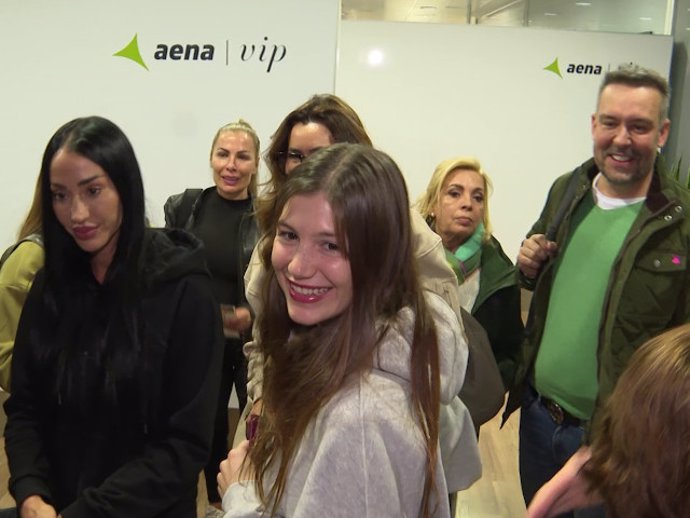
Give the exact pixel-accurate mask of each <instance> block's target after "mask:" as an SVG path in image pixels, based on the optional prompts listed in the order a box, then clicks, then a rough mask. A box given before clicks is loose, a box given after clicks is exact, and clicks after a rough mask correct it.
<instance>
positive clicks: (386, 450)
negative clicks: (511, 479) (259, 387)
mask: <svg viewBox="0 0 690 518" xmlns="http://www.w3.org/2000/svg"><path fill="white" fill-rule="evenodd" d="M384 197H385V198H386V200H387V202H386V203H381V199H383V198H384ZM263 216H264V217H263V218H260V220H261V221H264V222H266V226H265V227H262V234H263V235H264V236H266V238H265V240H264V241H262V244H261V245H259V246H260V248H259V250H260V256H261V261H262V264H263V266H264V268H265V272H266V273H265V275H264V276H263V281H262V284H263V286H262V293H263V294H264V300H263V302H264V305H263V307H264V310H263V311H262V312H261V313H260V314H259V317H258V329H259V335H260V336H261V343H260V347H261V351H262V352H263V354H264V357H265V360H266V361H265V367H264V380H263V414H262V417H261V420H260V422H259V427H258V435H257V436H256V437H255V438H254V439H253V442H252V445H251V447H250V446H249V443H248V442H246V441H245V442H244V443H243V444H242V445H240V447H239V448H237V449H235V450H233V451H232V452H231V453H230V456H229V459H228V460H226V461H224V462H223V463H222V464H221V473H220V474H219V476H218V483H219V489H220V492H221V493H223V494H224V496H223V509H224V510H225V511H226V515H225V516H226V518H231V517H235V516H260V515H262V513H267V514H270V515H271V516H290V517H306V516H323V515H328V516H422V517H448V516H450V511H449V502H448V499H447V497H446V496H445V495H446V494H447V485H446V479H450V480H452V481H453V482H454V483H455V484H457V485H459V486H460V487H467V486H468V485H469V484H470V483H471V482H473V481H474V480H475V479H476V478H477V477H478V476H479V473H480V466H479V459H478V452H477V447H476V440H475V436H474V430H473V427H472V423H471V420H470V416H469V413H468V412H467V409H466V408H465V407H464V405H463V404H462V402H461V401H460V400H459V398H457V396H456V394H457V393H458V391H459V390H460V387H461V386H462V382H463V378H464V372H465V368H466V362H467V347H466V344H465V341H464V337H463V334H462V329H461V327H460V323H459V322H458V320H457V318H456V316H455V314H454V313H453V311H452V310H451V309H450V308H449V307H448V305H447V304H446V303H445V302H444V301H443V300H442V299H441V298H440V297H439V296H438V295H436V294H434V293H431V292H428V291H425V290H424V289H423V287H422V285H421V282H420V279H419V274H418V269H417V263H416V261H415V260H414V235H413V233H412V229H411V223H410V211H409V206H408V196H407V189H406V186H405V182H404V179H403V177H402V174H401V173H400V171H399V169H398V167H397V166H396V165H395V163H394V162H393V161H392V160H391V158H390V157H388V156H387V155H385V154H384V153H382V152H380V151H376V150H374V149H373V148H371V147H370V146H365V145H356V144H337V145H333V146H331V147H328V148H327V149H323V150H321V151H318V152H317V153H315V154H314V156H313V157H311V158H310V159H309V160H308V161H306V162H305V163H304V164H303V165H301V166H299V167H298V168H297V169H295V171H293V172H292V174H291V175H290V176H289V177H287V179H286V181H285V182H284V183H283V185H282V186H281V188H280V189H279V190H278V191H277V192H276V198H275V205H274V206H273V207H272V208H271V213H270V214H268V215H266V214H264V215H263ZM441 412H447V413H451V412H452V414H453V418H452V419H442V418H441V415H440V414H441ZM442 426H445V427H446V429H445V430H443V433H442V431H441V427H442ZM442 435H443V436H444V438H443V439H442V437H441V436H442ZM440 441H442V442H443V444H444V445H445V446H447V448H448V450H449V451H452V452H454V458H453V462H449V463H448V464H446V463H445V462H444V463H443V464H442V463H441V451H440V448H442V447H443V445H442V446H441V447H440V446H439V442H440ZM445 460H446V459H445V458H444V461H445ZM444 468H445V471H444ZM451 470H453V472H450V471H451Z"/></svg>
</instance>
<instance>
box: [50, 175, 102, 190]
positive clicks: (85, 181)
mask: <svg viewBox="0 0 690 518" xmlns="http://www.w3.org/2000/svg"><path fill="white" fill-rule="evenodd" d="M104 176H105V175H104V174H101V173H97V174H95V175H93V176H91V177H89V178H85V179H84V180H81V181H80V182H79V183H77V185H78V186H80V187H81V186H82V185H86V184H88V183H91V182H93V181H94V180H98V179H99V178H103V177H104ZM50 186H51V187H61V188H63V189H64V188H65V186H64V185H62V184H59V183H56V182H51V183H50Z"/></svg>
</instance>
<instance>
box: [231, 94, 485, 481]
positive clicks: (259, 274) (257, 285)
mask: <svg viewBox="0 0 690 518" xmlns="http://www.w3.org/2000/svg"><path fill="white" fill-rule="evenodd" d="M335 143H353V144H361V145H364V146H368V147H371V146H372V144H371V140H370V138H369V136H368V135H367V133H366V130H365V129H364V126H363V125H362V122H361V120H360V118H359V116H358V115H357V113H356V112H355V111H354V110H353V109H352V108H351V107H350V106H349V105H348V104H347V103H346V102H345V101H343V100H342V99H340V98H339V97H337V96H335V95H332V94H320V95H314V96H312V97H311V98H310V99H308V100H307V101H306V102H305V103H304V104H302V105H301V106H299V107H298V108H296V109H295V110H293V111H292V112H290V113H289V114H288V116H287V117H286V118H285V120H283V122H282V123H281V124H280V126H279V127H278V130H277V131H276V133H275V135H274V136H273V140H272V142H271V145H270V147H269V149H268V152H267V153H266V157H265V158H266V162H267V164H268V167H269V170H270V173H271V178H270V180H269V182H268V185H267V189H266V192H265V194H263V195H262V196H261V197H260V198H259V200H258V201H257V206H258V207H259V212H258V214H257V220H258V222H259V225H260V226H263V227H264V228H268V225H269V222H270V220H271V218H273V217H277V215H276V211H277V208H276V198H277V195H278V193H279V192H280V188H281V186H282V185H283V184H284V183H285V182H286V181H287V180H288V178H289V176H290V174H291V172H292V171H293V169H295V167H297V166H298V165H299V163H301V162H302V161H303V160H304V165H306V164H307V163H308V161H309V160H308V157H309V155H310V154H311V153H314V152H316V151H318V150H319V149H323V148H327V147H329V146H330V145H333V144H335ZM409 218H410V223H411V231H412V234H413V236H414V238H413V240H412V243H413V255H414V257H415V261H416V264H417V268H418V273H419V281H420V283H421V287H422V288H423V289H425V290H428V291H430V292H434V293H436V294H438V295H440V296H441V297H443V298H444V299H445V301H446V302H447V303H448V304H449V305H450V306H451V308H452V309H453V310H454V312H455V314H456V315H457V316H458V317H459V315H460V311H461V310H460V302H459V298H458V293H457V281H456V279H455V275H454V274H453V272H452V270H451V269H450V267H449V266H448V265H447V263H446V261H445V257H444V253H443V245H442V243H441V240H440V239H439V237H438V236H437V235H436V234H434V232H432V231H431V230H430V229H429V227H428V226H427V224H426V223H425V222H424V220H423V219H422V218H421V216H420V215H419V213H417V212H416V211H413V210H411V211H410V216H409ZM269 237H270V236H263V240H260V241H259V243H258V245H257V247H256V249H255V251H254V254H253V255H252V260H251V262H250V264H249V267H248V269H247V272H246V274H245V285H246V294H247V300H248V301H249V303H250V305H251V306H252V309H253V310H254V313H255V314H256V315H257V318H258V317H259V316H260V315H261V313H262V311H263V308H264V300H263V292H262V283H263V280H264V277H265V275H266V267H265V265H264V264H262V262H261V260H260V252H261V250H262V247H263V245H262V243H265V239H268V238H269ZM463 341H464V337H463ZM465 347H466V343H465ZM244 350H245V354H246V355H247V357H248V364H249V377H248V384H247V391H248V395H249V399H250V401H251V402H252V406H251V410H250V413H249V417H248V420H247V424H248V426H247V431H248V432H249V433H248V436H251V431H252V430H254V429H255V428H256V425H255V423H256V422H257V421H258V419H259V416H260V415H261V413H262V389H263V374H264V351H263V346H262V337H261V336H260V329H257V328H256V326H255V328H254V340H253V341H252V342H249V343H247V344H245V348H244ZM456 399H457V398H456ZM457 403H460V401H459V399H457V401H455V400H454V401H453V404H450V405H442V407H441V410H440V416H441V432H440V446H441V455H442V457H443V459H444V466H445V467H446V470H445V474H446V485H447V488H448V490H449V491H450V492H451V493H454V492H456V491H459V490H461V489H465V488H466V487H468V482H467V480H468V479H467V475H468V473H471V472H472V470H473V468H472V467H471V466H467V465H465V461H464V458H465V457H464V456H465V455H469V456H470V458H471V457H472V455H473V452H476V437H475V436H474V433H473V430H471V429H465V428H463V426H459V427H458V425H459V424H460V423H463V422H464V419H465V417H466V414H467V409H466V408H465V407H464V405H462V404H460V406H461V408H460V407H458V406H457ZM259 426H260V424H259ZM467 434H470V435H471V436H472V438H471V439H470V440H469V443H467V444H470V445H469V446H467V448H457V447H456V446H457V444H458V441H461V440H462V441H465V436H466V435H467ZM467 468H469V471H468V469H467ZM475 475H476V476H478V473H475ZM470 478H471V476H470Z"/></svg>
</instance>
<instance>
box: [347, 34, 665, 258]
mask: <svg viewBox="0 0 690 518" xmlns="http://www.w3.org/2000/svg"><path fill="white" fill-rule="evenodd" d="M672 43H673V41H672V39H671V38H670V37H667V36H650V35H632V34H610V33H589V32H569V31H552V30H538V29H523V28H499V27H484V26H477V25H474V26H464V25H438V24H413V23H386V22H361V21H359V22H356V21H344V22H342V24H341V29H340V45H339V61H338V69H337V76H336V93H337V94H338V95H341V96H342V97H343V98H344V99H346V100H347V101H348V102H350V103H351V104H352V105H353V107H354V108H355V109H356V110H357V111H358V112H359V114H360V115H361V117H362V120H363V122H364V124H365V125H366V127H367V130H368V132H369V133H370V135H371V137H372V140H373V141H374V144H375V145H376V146H377V147H379V148H380V149H383V150H384V151H387V152H388V153H390V154H391V155H392V157H393V158H394V159H395V160H396V161H397V162H398V165H399V166H400V167H401V169H402V171H403V173H404V174H405V177H406V179H407V182H408V188H409V190H410V195H411V197H412V199H416V198H417V196H419V195H420V194H421V193H422V192H423V190H424V189H425V188H426V185H427V182H428V179H429V177H430V176H431V173H432V172H433V170H434V168H435V166H436V164H438V163H439V162H440V161H441V160H443V159H445V158H449V157H452V156H457V155H474V156H476V157H477V158H479V159H480V160H481V162H482V164H483V166H484V168H485V169H486V170H487V172H488V173H489V175H490V176H491V178H492V180H493V183H494V188H495V192H494V194H493V195H492V197H491V200H490V207H491V217H492V223H493V226H494V229H495V234H496V236H497V237H498V239H499V240H500V241H501V242H502V243H503V245H504V248H505V250H506V253H507V254H508V255H509V256H510V257H513V258H514V257H515V256H516V255H517V251H518V248H519V244H520V242H521V241H522V239H523V238H524V234H525V233H526V232H527V230H529V228H530V226H531V225H532V223H533V222H534V221H535V220H536V218H537V217H538V215H539V212H540V210H541V208H542V206H543V203H544V200H545V197H546V193H547V190H548V188H549V186H550V185H551V183H552V181H553V179H554V178H556V177H557V176H558V175H560V174H563V173H565V172H567V171H569V170H572V168H574V167H575V166H576V165H578V164H580V163H581V162H583V161H584V160H585V159H586V158H588V157H589V156H591V148H592V144H591V136H590V115H591V113H592V111H593V110H594V105H595V102H596V95H597V89H598V85H599V83H600V81H601V79H602V77H603V72H604V71H605V70H606V69H607V68H608V67H609V66H610V67H611V68H616V67H617V66H618V65H619V64H620V63H624V62H629V61H634V62H636V63H639V64H641V65H643V66H647V67H651V68H653V69H655V70H657V71H659V72H660V73H662V74H663V75H665V76H667V77H668V73H669V70H670V63H671V48H672ZM372 51H377V52H378V53H379V54H378V55H379V58H380V59H381V64H380V65H377V66H372V65H371V64H370V61H369V59H370V56H371V52H372ZM555 58H558V60H559V65H560V71H561V75H562V78H561V77H559V76H558V75H556V74H554V73H553V72H549V71H546V70H544V67H546V66H547V65H549V64H550V63H552V62H553V60H554V59H555ZM569 64H574V65H576V64H582V65H587V64H590V65H593V66H594V67H596V66H600V67H602V75H596V74H575V73H573V74H568V73H567V72H566V70H567V68H568V65H569ZM583 68H584V67H583ZM593 70H596V69H595V68H593Z"/></svg>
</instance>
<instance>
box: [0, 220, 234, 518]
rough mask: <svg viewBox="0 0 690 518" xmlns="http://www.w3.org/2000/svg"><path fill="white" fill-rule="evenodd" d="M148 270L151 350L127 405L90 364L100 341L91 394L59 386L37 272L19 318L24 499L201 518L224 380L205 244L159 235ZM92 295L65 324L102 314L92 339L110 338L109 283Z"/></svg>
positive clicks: (144, 318)
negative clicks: (106, 316) (101, 329)
mask: <svg viewBox="0 0 690 518" xmlns="http://www.w3.org/2000/svg"><path fill="white" fill-rule="evenodd" d="M140 265H141V266H140V268H141V271H142V273H143V282H142V284H141V287H140V297H139V308H140V310H139V317H140V318H139V320H140V323H141V325H140V330H142V334H143V336H142V342H143V343H145V344H146V348H145V352H142V354H141V355H140V356H139V357H138V358H139V359H138V360H137V361H136V366H134V367H133V370H134V371H136V372H133V373H132V377H131V378H132V383H131V384H130V387H129V388H130V390H122V391H119V392H117V397H116V398H115V399H112V398H110V399H109V398H107V397H104V396H103V391H102V390H101V389H100V387H102V386H103V383H102V382H99V380H100V378H99V377H100V376H103V375H104V374H105V369H104V368H96V367H93V366H92V365H91V364H90V363H89V355H90V352H89V351H90V347H91V345H90V342H89V340H85V342H86V343H85V344H84V345H83V358H84V359H83V365H84V375H83V376H82V378H83V381H82V382H80V385H81V387H82V389H81V392H82V394H80V396H79V397H78V398H74V397H69V396H67V397H65V396H64V394H63V393H62V392H61V391H60V390H59V389H56V383H55V376H56V372H57V366H56V361H55V360H54V356H53V357H52V358H53V360H50V356H49V357H48V358H49V359H48V360H46V359H45V358H46V354H45V352H44V351H45V344H44V343H41V342H42V340H39V339H38V337H39V336H44V337H45V336H51V334H50V333H51V332H52V331H53V329H47V327H48V326H50V324H48V323H47V320H49V319H44V318H41V312H42V304H43V289H44V278H43V275H42V273H39V275H37V277H36V280H35V282H34V284H33V286H32V289H31V292H30V294H29V297H28V298H27V301H26V304H25V306H24V311H23V313H22V317H21V320H20V323H19V329H18V332H17V338H16V342H15V349H14V358H13V362H12V372H13V375H12V378H13V379H12V386H11V395H10V398H9V399H8V400H7V402H6V403H5V411H6V413H7V417H8V420H7V427H6V429H5V448H6V451H7V456H8V460H9V465H10V474H11V477H10V491H11V493H12V495H13V496H14V498H15V500H16V502H17V504H21V502H22V501H23V500H24V499H26V498H27V497H28V496H31V495H40V496H41V497H43V499H44V500H45V501H47V502H48V503H50V504H51V505H53V506H54V507H55V509H56V511H57V512H58V513H60V514H61V515H62V516H63V517H64V518H73V517H89V518H91V517H123V518H124V517H127V518H130V517H141V518H144V517H160V518H163V517H165V518H178V517H179V518H193V517H194V516H195V515H196V508H195V505H196V504H195V499H196V484H197V478H198V474H199V472H200V471H201V469H202V468H203V466H204V465H205V463H206V461H207V458H208V453H209V451H210V440H211V433H212V423H213V416H214V411H215V401H216V399H217V398H216V394H217V392H218V384H219V378H220V370H219V369H220V365H221V362H220V353H221V351H222V345H223V339H222V332H221V329H222V327H221V323H220V312H219V309H218V304H217V303H216V301H215V300H214V298H213V295H212V293H211V287H210V282H211V281H210V276H209V274H208V272H207V271H206V267H205V264H204V256H203V252H202V249H201V245H200V243H199V242H198V241H197V240H196V239H195V238H194V237H192V236H190V235H189V234H187V233H185V232H182V231H179V230H152V229H150V230H147V231H146V236H145V240H144V245H143V253H142V260H141V262H140ZM87 291H88V293H89V294H93V299H88V298H87V301H89V300H92V301H93V303H92V305H93V306H94V307H88V306H86V307H84V309H83V310H80V311H63V314H64V318H79V319H93V320H92V321H89V325H86V326H84V327H86V328H90V329H93V328H94V327H95V329H96V333H95V334H94V333H93V332H92V333H91V334H89V333H85V336H86V337H89V336H99V333H98V325H99V324H98V323H99V322H100V320H99V318H103V313H104V311H107V310H103V309H102V308H103V307H107V304H101V302H102V301H104V300H105V299H107V295H104V293H105V292H106V288H105V287H101V286H100V285H97V284H96V283H95V281H94V285H93V286H90V287H88V290H87ZM93 322H96V324H95V326H94V325H93ZM102 335H103V333H100V336H102ZM56 336H57V334H56ZM140 336H141V335H140ZM79 345H80V347H81V344H79ZM57 346H58V347H57V349H58V350H59V349H60V346H61V344H59V343H58V344H57ZM42 347H43V349H41V348H42ZM79 350H81V349H79ZM80 379H81V378H80ZM101 381H102V380H101ZM91 387H93V389H94V390H93V393H91ZM84 392H86V394H83V393H84Z"/></svg>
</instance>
